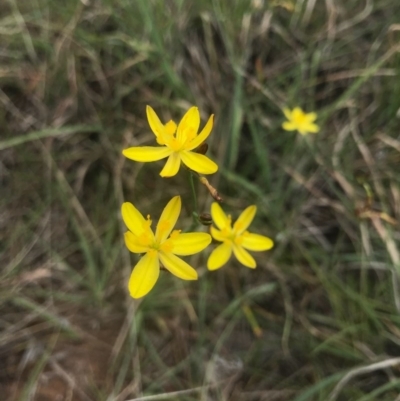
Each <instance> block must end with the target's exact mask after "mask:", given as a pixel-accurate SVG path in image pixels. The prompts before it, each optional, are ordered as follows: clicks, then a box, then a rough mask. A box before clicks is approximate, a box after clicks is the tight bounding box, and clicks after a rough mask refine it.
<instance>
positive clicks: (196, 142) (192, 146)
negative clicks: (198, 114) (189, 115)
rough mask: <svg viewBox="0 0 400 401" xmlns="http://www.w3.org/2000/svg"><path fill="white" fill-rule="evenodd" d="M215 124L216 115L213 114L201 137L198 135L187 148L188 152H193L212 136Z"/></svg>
mask: <svg viewBox="0 0 400 401" xmlns="http://www.w3.org/2000/svg"><path fill="white" fill-rule="evenodd" d="M213 123H214V114H211V116H210V118H209V119H208V121H207V124H206V125H205V126H204V128H203V129H202V131H201V132H200V134H199V135H197V136H196V137H195V138H194V139H193V140H192V141H191V142H190V144H189V145H188V146H187V147H186V150H193V149H195V148H197V147H198V146H200V145H201V144H202V143H203V142H204V141H205V140H206V139H207V138H208V136H209V135H210V133H211V130H212V127H213Z"/></svg>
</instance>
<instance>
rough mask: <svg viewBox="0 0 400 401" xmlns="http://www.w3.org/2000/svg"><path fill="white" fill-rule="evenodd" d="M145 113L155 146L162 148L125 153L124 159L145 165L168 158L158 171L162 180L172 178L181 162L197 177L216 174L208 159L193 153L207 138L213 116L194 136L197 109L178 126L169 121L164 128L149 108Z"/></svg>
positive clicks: (142, 148)
mask: <svg viewBox="0 0 400 401" xmlns="http://www.w3.org/2000/svg"><path fill="white" fill-rule="evenodd" d="M146 113H147V119H148V121H149V125H150V128H151V130H152V131H153V133H154V135H155V136H156V140H157V143H158V144H160V145H162V146H161V147H153V146H138V147H132V148H128V149H124V150H123V151H122V154H123V155H124V156H125V157H127V158H128V159H131V160H135V161H137V162H144V163H146V162H153V161H157V160H161V159H165V158H166V157H168V160H167V163H166V164H165V166H164V168H163V169H162V170H161V173H160V175H161V177H172V176H174V175H175V174H176V173H177V172H178V170H179V167H180V164H181V162H182V163H183V164H185V165H186V166H187V167H189V168H190V169H191V170H194V171H197V172H198V173H200V174H213V173H215V172H216V171H217V170H218V165H217V164H215V163H214V162H213V161H211V160H210V159H209V158H208V157H207V156H204V155H202V154H199V153H196V152H194V150H195V149H196V148H197V147H198V146H199V145H201V144H202V143H203V142H204V141H205V140H206V139H207V138H208V136H209V135H210V132H211V129H212V127H213V120H214V115H211V116H210V118H209V119H208V121H207V124H206V125H205V126H204V128H203V130H202V131H201V132H200V134H197V131H198V130H199V126H200V114H199V110H198V108H197V107H191V108H190V109H189V110H188V111H187V112H186V114H185V115H184V116H183V118H182V120H181V121H180V123H179V125H178V126H177V125H176V124H175V123H174V122H173V121H172V120H171V121H169V122H168V123H167V124H165V125H164V124H163V123H162V122H161V121H160V119H159V118H158V116H157V114H156V112H155V111H154V110H153V109H152V108H151V107H150V106H147V107H146Z"/></svg>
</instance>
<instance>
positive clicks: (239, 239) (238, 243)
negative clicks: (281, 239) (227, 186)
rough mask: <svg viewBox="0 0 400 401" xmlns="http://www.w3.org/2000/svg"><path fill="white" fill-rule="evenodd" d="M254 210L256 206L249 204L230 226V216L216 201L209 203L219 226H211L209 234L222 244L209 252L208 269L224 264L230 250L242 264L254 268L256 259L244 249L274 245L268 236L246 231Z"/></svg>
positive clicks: (266, 248) (266, 247)
mask: <svg viewBox="0 0 400 401" xmlns="http://www.w3.org/2000/svg"><path fill="white" fill-rule="evenodd" d="M256 211H257V207H256V206H254V205H253V206H249V207H248V208H246V209H245V210H244V211H243V212H242V213H241V214H240V216H239V218H238V219H237V220H236V222H235V223H234V224H233V227H232V218H231V216H227V215H226V214H225V212H224V211H223V210H222V209H221V206H220V205H219V204H218V203H217V202H214V203H213V204H212V205H211V216H212V218H213V221H214V223H215V225H216V226H217V227H218V228H219V230H217V229H216V228H215V227H211V235H212V236H213V238H214V239H216V240H217V241H220V242H222V244H221V245H219V246H217V247H216V248H215V249H214V250H213V251H212V252H211V255H210V257H209V258H208V262H207V267H208V269H209V270H216V269H219V268H220V267H222V266H223V265H224V264H226V263H227V262H228V260H229V259H230V257H231V255H232V251H233V253H234V255H235V256H236V259H237V260H238V261H239V262H240V263H241V264H242V265H244V266H247V267H250V268H252V269H254V268H255V267H256V261H255V260H254V258H253V257H252V256H251V255H250V253H249V252H247V251H246V249H248V250H249V251H268V250H269V249H271V248H272V247H273V246H274V243H273V241H272V240H271V239H270V238H268V237H264V236H263V235H259V234H251V233H249V232H248V231H246V229H247V227H249V225H250V224H251V222H252V221H253V219H254V216H255V214H256Z"/></svg>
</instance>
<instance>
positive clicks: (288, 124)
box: [282, 121, 297, 131]
mask: <svg viewBox="0 0 400 401" xmlns="http://www.w3.org/2000/svg"><path fill="white" fill-rule="evenodd" d="M282 128H283V129H284V130H286V131H295V130H297V125H296V124H294V123H292V122H291V121H290V122H289V121H285V122H284V123H283V124H282Z"/></svg>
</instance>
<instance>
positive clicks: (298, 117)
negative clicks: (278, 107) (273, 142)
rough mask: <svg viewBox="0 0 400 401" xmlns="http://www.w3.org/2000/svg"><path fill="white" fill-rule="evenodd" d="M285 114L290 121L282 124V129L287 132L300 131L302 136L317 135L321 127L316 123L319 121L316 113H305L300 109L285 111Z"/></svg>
mask: <svg viewBox="0 0 400 401" xmlns="http://www.w3.org/2000/svg"><path fill="white" fill-rule="evenodd" d="M283 113H284V114H285V116H286V118H287V119H288V120H289V121H285V122H284V123H283V124H282V128H283V129H284V130H286V131H299V132H300V134H301V135H307V134H310V133H311V134H316V133H317V132H318V131H319V126H318V125H317V124H315V123H314V121H315V120H316V119H317V114H316V113H304V111H303V110H302V109H301V108H300V107H295V108H294V109H293V110H290V109H283Z"/></svg>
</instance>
